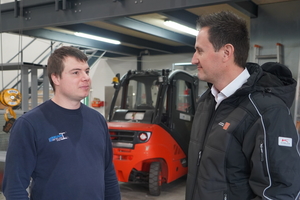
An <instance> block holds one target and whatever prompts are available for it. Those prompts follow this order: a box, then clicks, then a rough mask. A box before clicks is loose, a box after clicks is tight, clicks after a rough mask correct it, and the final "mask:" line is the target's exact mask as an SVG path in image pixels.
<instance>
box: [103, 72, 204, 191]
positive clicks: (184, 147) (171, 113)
mask: <svg viewBox="0 0 300 200" xmlns="http://www.w3.org/2000/svg"><path fill="white" fill-rule="evenodd" d="M113 84H114V88H115V93H114V96H113V98H112V102H111V106H110V110H109V115H108V128H109V132H110V135H111V140H112V145H113V154H114V159H113V161H114V165H115V168H116V173H117V177H118V180H119V181H120V182H129V183H145V184H148V185H149V194H150V195H153V196H159V195H160V193H161V186H162V184H163V183H170V182H172V181H174V180H176V179H178V178H180V177H182V176H184V175H186V174H187V155H188V145H189V139H190V132H191V126H192V122H193V118H194V114H195V104H196V98H197V95H198V94H197V93H198V87H197V86H198V78H197V77H196V76H192V75H191V74H189V73H187V72H186V71H183V70H169V69H164V70H148V71H131V70H130V71H128V72H127V73H126V74H125V75H124V76H123V77H122V78H120V75H119V74H117V75H116V77H115V78H114V79H113Z"/></svg>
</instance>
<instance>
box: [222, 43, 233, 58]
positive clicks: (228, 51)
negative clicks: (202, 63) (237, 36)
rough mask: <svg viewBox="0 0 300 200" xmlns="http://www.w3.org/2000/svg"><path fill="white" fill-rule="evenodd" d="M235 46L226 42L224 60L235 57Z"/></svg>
mask: <svg viewBox="0 0 300 200" xmlns="http://www.w3.org/2000/svg"><path fill="white" fill-rule="evenodd" d="M233 53H234V47H233V46H232V44H225V45H224V47H223V60H224V61H227V60H229V59H232V58H233Z"/></svg>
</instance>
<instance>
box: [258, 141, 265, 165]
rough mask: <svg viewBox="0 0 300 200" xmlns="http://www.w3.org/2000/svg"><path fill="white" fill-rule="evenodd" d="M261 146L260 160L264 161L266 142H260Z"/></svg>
mask: <svg viewBox="0 0 300 200" xmlns="http://www.w3.org/2000/svg"><path fill="white" fill-rule="evenodd" d="M259 148H260V161H262V162H263V161H264V144H263V143H260V145H259Z"/></svg>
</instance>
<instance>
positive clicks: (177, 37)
mask: <svg viewBox="0 0 300 200" xmlns="http://www.w3.org/2000/svg"><path fill="white" fill-rule="evenodd" d="M105 21H106V22H109V23H112V24H116V25H118V26H122V27H125V28H129V29H132V30H135V31H139V32H142V33H147V34H150V35H154V36H157V37H160V38H164V39H168V40H171V41H174V42H178V43H181V44H185V45H188V46H191V47H193V46H194V44H195V37H189V36H185V35H182V34H179V33H176V32H173V31H169V30H167V29H163V28H160V27H157V26H153V25H151V24H147V23H144V22H141V21H138V20H135V19H132V18H128V17H120V18H113V19H109V20H105Z"/></svg>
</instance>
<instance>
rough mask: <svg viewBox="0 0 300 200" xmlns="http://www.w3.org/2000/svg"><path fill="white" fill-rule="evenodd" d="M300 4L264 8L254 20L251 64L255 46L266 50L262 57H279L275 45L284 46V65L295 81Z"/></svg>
mask: <svg viewBox="0 0 300 200" xmlns="http://www.w3.org/2000/svg"><path fill="white" fill-rule="evenodd" d="M299 8H300V1H289V2H284V3H276V4H270V5H268V4H267V5H261V6H259V9H258V18H253V19H251V30H250V33H251V35H250V44H251V50H250V56H249V60H250V61H252V57H253V45H254V44H258V45H261V46H263V48H262V49H261V54H263V55H265V54H274V53H276V43H281V44H283V46H284V47H283V50H284V54H283V55H284V56H283V58H284V64H286V65H287V66H288V67H289V68H290V69H291V71H292V73H293V76H294V77H295V78H296V77H297V74H298V66H299V53H300V48H299V47H300V14H299Z"/></svg>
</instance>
